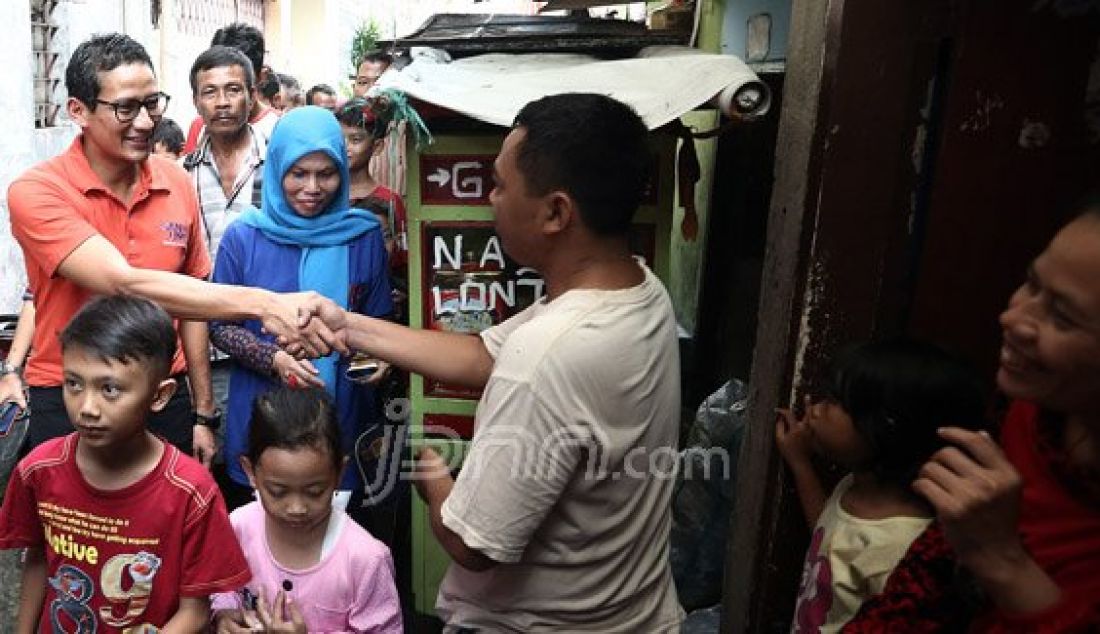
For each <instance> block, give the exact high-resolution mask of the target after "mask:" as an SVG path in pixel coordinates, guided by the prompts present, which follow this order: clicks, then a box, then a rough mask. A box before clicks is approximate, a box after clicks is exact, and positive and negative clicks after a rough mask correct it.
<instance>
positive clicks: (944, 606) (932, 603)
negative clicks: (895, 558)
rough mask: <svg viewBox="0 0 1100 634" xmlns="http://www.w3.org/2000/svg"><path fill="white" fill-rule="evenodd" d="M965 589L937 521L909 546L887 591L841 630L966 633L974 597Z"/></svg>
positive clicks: (851, 632)
mask: <svg viewBox="0 0 1100 634" xmlns="http://www.w3.org/2000/svg"><path fill="white" fill-rule="evenodd" d="M963 585H964V584H963V583H962V577H961V576H960V574H959V573H958V572H957V566H956V563H955V553H954V552H953V551H952V550H951V546H950V545H949V544H948V543H947V538H946V537H945V536H944V534H943V527H942V526H941V525H940V524H939V523H938V522H934V523H933V524H931V525H930V526H929V527H928V528H927V529H925V531H924V532H923V533H921V535H920V536H919V537H917V539H916V540H914V541H913V543H912V544H911V545H910V546H909V550H908V551H907V552H906V553H905V556H904V557H902V559H901V561H899V562H898V565H897V567H896V568H894V571H893V572H892V573H891V574H890V577H889V579H887V581H886V587H885V588H883V591H882V592H881V593H880V594H876V595H874V596H872V597H870V598H868V599H867V600H865V601H864V602H863V605H862V606H860V610H859V612H858V613H857V614H856V615H855V616H854V617H853V618H852V620H850V621H848V623H847V624H845V626H844V627H843V629H841V632H845V633H846V634H855V633H862V632H866V633H868V634H870V633H871V632H874V633H876V634H877V633H878V632H914V633H920V632H959V631H965V630H966V626H967V623H969V621H970V617H971V614H972V612H973V605H972V604H971V601H972V600H974V597H973V595H972V593H968V592H964V591H960V590H961V589H963V588H962V586H963ZM968 596H970V597H971V598H970V599H968V598H967V597H968Z"/></svg>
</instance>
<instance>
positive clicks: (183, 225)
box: [8, 34, 334, 463]
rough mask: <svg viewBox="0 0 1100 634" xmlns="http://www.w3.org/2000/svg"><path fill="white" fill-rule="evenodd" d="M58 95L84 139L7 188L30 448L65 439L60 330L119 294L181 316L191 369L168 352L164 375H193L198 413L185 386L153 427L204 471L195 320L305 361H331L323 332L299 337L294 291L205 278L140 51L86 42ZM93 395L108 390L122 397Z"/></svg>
mask: <svg viewBox="0 0 1100 634" xmlns="http://www.w3.org/2000/svg"><path fill="white" fill-rule="evenodd" d="M65 85H66V88H67V89H68V91H69V99H68V102H67V104H66V106H67V110H68V113H69V116H70V118H71V119H72V120H73V121H74V122H76V123H77V125H79V126H80V128H81V134H80V136H78V137H77V138H76V140H75V141H73V144H72V146H71V147H70V148H69V149H68V150H67V151H66V152H65V153H63V154H62V155H60V156H58V157H55V158H53V159H51V160H48V161H45V162H44V163H41V164H39V165H37V166H35V167H33V168H31V169H30V170H28V171H27V172H26V173H25V174H23V175H22V176H20V177H19V178H18V179H17V180H16V181H15V182H13V183H12V185H11V187H10V188H9V190H8V203H9V207H10V211H11V223H12V233H13V234H14V235H15V237H16V239H17V240H18V241H19V243H20V245H21V246H22V248H23V254H24V259H25V260H26V265H27V274H28V277H29V278H30V286H31V289H32V290H33V292H34V295H35V304H36V306H37V309H38V310H37V312H36V323H35V335H34V344H33V348H34V354H33V355H32V356H31V358H30V360H29V361H28V363H27V364H26V370H25V380H26V382H27V384H28V385H29V386H30V388H31V389H30V407H31V424H30V431H29V434H28V436H29V439H30V443H31V444H32V446H34V445H36V444H39V443H41V442H42V441H44V440H47V439H48V438H51V437H55V436H59V435H62V434H65V433H68V432H70V431H72V425H71V423H70V422H69V420H68V417H67V416H66V414H65V408H64V404H63V402H62V398H61V390H62V387H61V386H62V384H63V376H62V371H61V360H60V359H61V352H60V346H59V344H58V339H57V334H58V332H60V331H61V330H62V328H63V327H64V326H65V324H66V323H68V321H69V319H70V318H71V317H72V315H73V314H74V313H75V312H76V311H77V310H78V309H79V308H80V307H81V306H83V304H84V303H85V302H86V301H87V300H88V299H89V298H90V297H91V296H93V295H96V294H119V293H127V294H135V295H142V296H145V297H148V298H149V299H152V300H153V301H156V302H157V303H159V304H161V305H162V306H164V308H166V309H167V310H168V311H169V312H170V313H172V314H173V315H174V316H176V317H177V318H180V319H181V321H180V322H178V331H179V333H180V340H181V343H182V350H183V357H186V361H187V363H185V360H184V358H182V357H181V356H180V355H179V354H177V357H176V359H175V360H174V363H173V373H175V374H179V373H182V372H183V371H184V370H185V369H186V368H187V367H188V364H189V365H190V371H191V379H192V380H191V387H192V390H193V392H194V402H193V404H194V409H192V403H191V399H190V398H189V396H188V395H187V390H184V389H181V390H180V391H179V392H178V393H177V394H180V396H179V397H178V399H177V401H176V402H174V403H171V404H169V406H168V407H167V408H165V412H164V413H163V414H161V415H159V416H157V417H154V419H152V420H151V421H150V427H151V428H152V429H153V430H154V431H155V432H157V433H159V434H161V435H163V436H164V437H165V438H166V439H168V440H169V441H171V442H172V443H173V444H176V445H178V446H180V447H182V448H184V449H185V450H186V451H187V452H188V453H191V451H192V445H194V450H195V452H196V454H198V456H199V457H200V458H202V459H203V460H204V462H207V463H208V461H209V458H210V457H211V456H212V454H213V450H214V444H213V434H212V433H211V430H210V429H208V428H207V427H206V426H205V425H211V426H216V422H217V421H216V420H215V419H216V416H215V411H214V403H213V399H212V395H211V391H210V376H209V358H208V356H207V350H208V345H207V330H206V324H204V323H203V322H202V321H201V320H205V319H237V320H240V319H261V320H262V321H263V323H264V325H265V327H266V328H267V329H268V330H269V331H272V332H275V333H277V334H279V335H280V336H281V337H282V339H283V340H284V341H285V342H286V343H287V344H288V345H289V346H290V349H291V351H292V352H300V353H301V354H324V353H327V351H328V348H329V345H328V343H326V342H329V341H334V338H333V337H332V335H331V333H329V332H327V331H315V332H311V333H300V332H299V331H298V328H297V308H298V305H299V304H300V303H301V302H302V301H303V300H304V299H305V298H304V297H302V296H301V295H300V294H299V295H277V294H275V293H271V292H269V291H264V290H259V289H248V288H240V287H229V286H219V285H215V284H209V283H206V282H203V281H201V278H204V277H206V276H207V275H208V274H209V272H210V258H209V255H208V254H207V251H206V246H205V242H204V241H203V239H202V225H201V221H200V219H199V215H198V202H197V200H196V196H195V190H194V187H193V186H192V184H191V180H190V178H189V177H188V176H187V174H186V172H184V171H183V169H182V168H180V167H179V166H177V165H175V164H174V163H172V162H169V161H166V160H163V159H161V158H159V157H152V158H150V156H149V155H150V152H151V150H152V142H151V140H150V137H151V136H152V132H153V128H154V127H155V125H156V123H157V121H159V120H160V118H161V116H162V115H163V114H164V111H165V108H166V107H167V102H168V95H166V94H164V93H162V92H160V91H158V90H157V81H156V76H155V75H154V73H153V64H152V61H151V60H150V59H149V55H148V53H146V51H145V49H144V48H143V47H142V46H141V45H140V44H138V43H137V42H135V41H134V40H133V39H131V38H129V37H127V36H125V35H120V34H110V35H101V36H96V37H93V38H92V39H90V40H88V41H86V42H84V43H83V44H81V45H80V46H79V47H77V49H76V51H74V53H73V56H72V59H71V60H70V61H69V66H68V68H67V70H66V75H65ZM181 274H182V275H181ZM196 278H198V279H196ZM303 335H304V336H303ZM182 387H184V386H183V385H181V388H182ZM96 389H102V390H105V391H107V390H109V391H112V392H117V391H118V390H119V389H120V386H112V385H103V386H96ZM196 421H197V422H199V423H202V424H199V425H195V422H196Z"/></svg>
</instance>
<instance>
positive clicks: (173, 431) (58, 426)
mask: <svg viewBox="0 0 1100 634" xmlns="http://www.w3.org/2000/svg"><path fill="white" fill-rule="evenodd" d="M172 378H174V379H176V383H177V384H178V387H177V388H176V393H175V394H173V395H172V398H171V399H170V400H169V401H168V404H167V405H166V406H165V407H164V409H162V410H161V411H159V412H157V413H155V414H154V413H150V416H149V420H148V425H149V431H151V432H153V433H154V434H156V435H158V436H160V437H161V438H163V439H164V440H166V441H167V442H170V443H172V444H173V445H175V446H177V447H179V450H180V451H182V452H184V453H186V454H187V455H189V456H190V455H191V453H192V443H191V427H192V426H193V425H194V424H195V416H194V414H193V412H194V408H193V407H192V406H191V390H190V389H189V388H188V384H187V376H186V375H185V374H177V375H175V376H173V377H172ZM28 391H29V394H30V402H29V403H28V405H30V410H31V419H30V426H29V428H28V429H27V440H26V445H25V448H26V451H30V450H31V449H33V448H34V447H37V446H38V445H41V444H42V443H44V442H46V441H47V440H49V439H51V438H57V437H59V436H65V435H67V434H71V433H72V432H73V431H74V428H73V424H72V422H70V421H69V414H68V413H67V412H66V411H65V401H64V400H63V399H62V396H61V386H57V387H31V388H30V390H28Z"/></svg>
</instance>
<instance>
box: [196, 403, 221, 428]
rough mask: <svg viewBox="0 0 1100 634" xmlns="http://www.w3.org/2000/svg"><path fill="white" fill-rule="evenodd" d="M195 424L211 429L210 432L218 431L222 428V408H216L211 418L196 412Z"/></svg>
mask: <svg viewBox="0 0 1100 634" xmlns="http://www.w3.org/2000/svg"><path fill="white" fill-rule="evenodd" d="M195 422H196V423H197V424H199V425H202V426H203V427H209V428H210V431H218V428H219V427H221V426H222V410H221V408H215V409H214V413H213V414H210V415H209V416H204V415H202V414H200V413H198V412H195Z"/></svg>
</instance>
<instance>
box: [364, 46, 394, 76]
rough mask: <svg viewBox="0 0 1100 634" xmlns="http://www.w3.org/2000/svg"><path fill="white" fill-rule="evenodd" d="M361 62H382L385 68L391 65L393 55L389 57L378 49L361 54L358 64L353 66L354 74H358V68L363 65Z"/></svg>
mask: <svg viewBox="0 0 1100 634" xmlns="http://www.w3.org/2000/svg"><path fill="white" fill-rule="evenodd" d="M363 62H382V63H383V64H385V65H386V66H389V65H390V64H392V63H393V55H390V54H389V53H387V52H386V51H384V50H382V49H380V48H376V49H374V50H371V51H367V52H366V53H364V54H363V57H361V58H360V59H359V63H358V64H356V65H355V71H356V72H359V67H360V66H362V65H363Z"/></svg>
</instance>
